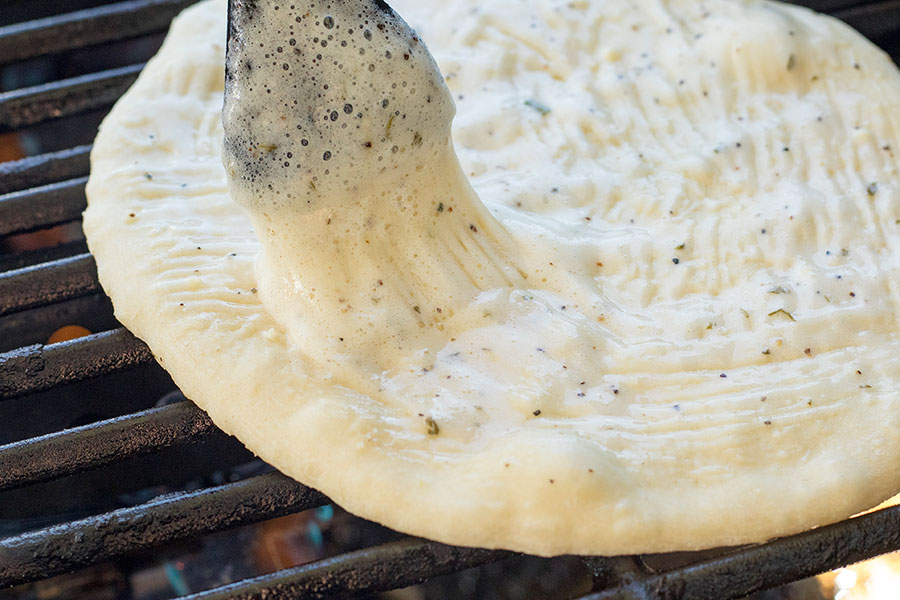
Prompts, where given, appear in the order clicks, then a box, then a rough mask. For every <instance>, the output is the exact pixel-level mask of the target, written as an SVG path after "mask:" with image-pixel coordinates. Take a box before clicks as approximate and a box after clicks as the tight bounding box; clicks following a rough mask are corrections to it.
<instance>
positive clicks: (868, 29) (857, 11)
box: [834, 0, 900, 60]
mask: <svg viewBox="0 0 900 600" xmlns="http://www.w3.org/2000/svg"><path fill="white" fill-rule="evenodd" d="M834 16H835V17H837V18H838V19H840V20H841V21H844V22H845V23H847V24H848V25H850V26H851V27H853V28H854V29H856V30H857V31H859V32H860V33H862V34H863V35H864V36H866V37H867V38H869V39H880V38H884V37H885V36H887V35H889V34H894V33H896V32H897V30H898V29H900V1H898V0H889V1H887V2H879V3H877V4H867V5H865V6H857V7H853V8H849V9H847V10H842V11H838V12H835V13H834ZM895 60H896V57H895Z"/></svg>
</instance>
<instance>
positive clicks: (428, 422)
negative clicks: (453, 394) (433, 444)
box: [425, 417, 441, 435]
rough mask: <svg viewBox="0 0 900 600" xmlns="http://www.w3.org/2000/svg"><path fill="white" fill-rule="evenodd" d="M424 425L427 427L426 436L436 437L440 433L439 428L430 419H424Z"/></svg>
mask: <svg viewBox="0 0 900 600" xmlns="http://www.w3.org/2000/svg"><path fill="white" fill-rule="evenodd" d="M425 425H427V426H428V435H437V434H439V433H440V432H441V428H440V427H438V424H437V423H436V422H435V420H434V419H432V418H431V417H425Z"/></svg>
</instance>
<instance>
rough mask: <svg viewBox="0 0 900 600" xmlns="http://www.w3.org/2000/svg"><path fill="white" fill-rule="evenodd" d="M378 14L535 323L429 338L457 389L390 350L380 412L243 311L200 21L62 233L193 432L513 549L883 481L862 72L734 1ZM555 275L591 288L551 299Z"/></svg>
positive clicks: (463, 5) (128, 114)
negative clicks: (431, 105)
mask: <svg viewBox="0 0 900 600" xmlns="http://www.w3.org/2000/svg"><path fill="white" fill-rule="evenodd" d="M396 8H397V10H398V11H399V12H400V14H402V15H404V17H405V18H406V19H407V20H408V21H409V22H410V23H411V24H412V25H413V26H414V27H416V28H417V29H418V31H419V32H420V33H421V34H422V36H423V39H425V40H427V42H428V44H429V47H430V49H431V51H432V53H433V54H434V56H435V58H436V60H437V62H438V64H439V65H440V66H441V69H442V71H443V73H444V74H445V77H446V78H447V82H448V85H449V86H450V88H451V90H452V91H453V93H454V98H455V100H456V102H457V111H458V112H457V117H456V120H455V122H454V130H453V131H454V138H455V140H456V144H457V151H458V153H459V156H460V160H461V163H462V165H463V167H464V169H465V171H466V173H467V174H468V175H469V176H470V178H471V181H472V184H473V186H474V187H475V189H476V191H477V192H478V193H479V195H480V197H481V198H482V199H483V200H484V202H485V203H486V204H487V206H488V207H489V208H490V210H491V211H492V212H493V213H494V215H495V216H496V217H497V219H498V220H499V221H500V222H502V223H503V224H504V225H505V226H506V227H508V228H509V230H510V231H511V232H512V233H513V234H514V236H515V237H516V239H518V240H520V242H521V243H522V244H523V248H526V250H527V252H528V253H530V256H532V258H534V257H538V258H540V259H541V260H544V261H545V262H547V263H549V265H545V266H544V267H542V268H544V269H545V272H544V274H543V275H542V274H541V273H533V274H531V277H530V279H529V281H531V282H533V283H534V286H535V290H534V294H535V295H536V296H539V297H540V298H541V299H542V301H545V302H546V303H548V304H547V305H548V306H550V305H549V303H550V302H551V301H554V302H555V301H556V300H553V299H554V298H556V299H558V301H559V303H560V306H551V307H550V308H548V310H547V312H546V313H545V314H546V318H544V320H542V321H540V322H538V321H534V322H533V323H531V322H529V323H531V325H533V327H532V328H531V329H528V328H527V327H524V325H523V326H522V327H523V328H522V329H518V330H516V331H518V332H519V333H520V335H519V337H517V338H515V339H513V337H507V338H504V337H503V335H506V334H507V333H509V331H510V330H509V329H503V327H505V326H506V325H504V324H503V323H500V324H499V325H498V326H497V327H500V329H496V328H495V329H492V328H490V327H486V328H483V329H481V330H479V329H478V328H477V327H474V326H473V327H474V328H473V332H472V334H471V335H470V336H469V337H467V338H465V339H462V340H457V341H449V340H448V346H447V349H446V351H445V352H443V353H442V354H441V355H440V356H438V357H437V358H436V359H435V360H438V359H439V360H444V361H445V362H446V361H450V360H451V358H454V357H455V356H460V357H461V359H467V360H470V361H471V362H470V363H466V364H471V365H474V366H472V367H471V368H472V369H473V370H472V371H470V372H469V371H466V372H468V373H470V375H471V374H478V375H479V377H481V379H478V378H477V377H475V376H474V375H472V378H471V382H472V383H471V385H470V386H469V388H466V389H469V390H470V396H469V397H466V396H465V395H464V394H463V392H460V390H462V389H463V388H464V387H465V386H462V387H457V388H453V389H452V390H450V391H448V392H447V394H448V395H449V396H451V397H452V402H451V400H446V399H445V398H444V396H441V394H440V391H441V390H442V389H444V388H442V387H441V386H442V385H449V384H442V383H441V382H440V380H439V377H447V376H445V375H443V373H447V374H448V375H449V374H452V373H457V372H459V371H458V370H457V371H454V370H452V369H451V367H450V366H447V367H446V368H445V370H441V369H442V368H444V367H440V368H439V367H438V366H435V368H434V369H428V368H426V367H428V366H429V365H427V364H425V363H421V364H419V363H415V360H414V359H415V357H410V358H409V362H408V365H407V366H410V369H408V370H407V371H405V372H403V373H399V372H398V373H397V374H396V376H395V377H394V378H393V379H390V381H392V382H394V384H395V388H396V389H394V391H390V390H389V391H387V392H385V393H384V394H381V395H377V394H367V393H364V392H361V391H359V390H355V389H351V388H348V387H342V386H338V385H334V384H332V383H331V382H330V381H329V376H328V373H327V369H326V370H325V371H323V370H322V368H321V362H320V361H317V360H313V358H315V357H313V356H311V355H310V354H308V353H307V352H304V351H302V350H301V349H298V348H297V347H295V346H294V345H292V343H291V342H290V340H289V337H288V335H287V332H286V331H284V330H283V328H282V327H281V326H280V325H279V324H278V323H277V322H276V321H275V320H274V319H273V318H272V317H271V316H270V315H269V314H268V313H267V311H266V309H265V307H264V306H263V304H262V303H261V301H260V299H259V296H260V294H258V293H257V289H256V286H257V282H256V279H255V276H254V260H255V256H256V255H257V253H258V251H259V244H258V242H257V239H256V236H255V234H254V231H253V229H252V227H251V225H250V221H249V219H248V217H247V216H246V215H245V214H244V213H243V212H242V210H241V209H240V208H239V207H238V206H236V205H235V204H233V203H232V202H231V200H230V199H229V195H228V192H227V186H226V177H225V172H224V170H223V167H222V161H221V152H220V146H221V142H222V126H221V114H220V112H221V108H222V93H223V56H224V42H225V18H226V12H225V2H223V1H222V0H208V1H206V2H203V3H201V4H198V5H196V6H194V7H192V8H190V9H188V11H186V13H185V14H184V15H183V16H181V17H179V18H178V19H177V20H176V21H175V23H174V24H173V26H172V29H171V32H170V34H169V37H168V38H167V40H166V42H165V44H164V45H163V48H162V50H161V51H160V53H159V54H158V56H156V57H155V58H154V59H153V60H152V61H151V62H150V63H149V64H148V66H147V68H146V69H145V70H144V72H143V73H142V74H141V76H140V78H139V79H138V81H137V83H135V85H134V86H133V87H132V88H131V89H130V90H129V91H128V93H127V94H125V96H124V97H123V98H122V99H121V101H120V102H119V103H118V104H117V105H116V106H115V108H114V109H113V111H112V112H111V113H110V115H109V116H108V117H107V118H106V120H105V121H104V123H103V125H102V127H101V129H100V133H99V135H98V136H97V139H96V143H95V144H94V148H93V152H92V155H91V161H92V175H91V178H90V181H89V183H88V187H87V194H88V200H89V206H88V209H87V211H86V212H85V216H84V229H85V232H86V234H87V238H88V242H89V245H90V249H91V251H92V252H93V254H94V256H95V257H96V260H97V266H98V272H99V276H100V280H101V282H102V284H103V287H104V288H105V290H106V291H107V292H108V293H109V295H110V297H111V298H112V300H113V303H114V305H115V310H116V316H117V317H118V318H119V319H120V320H121V322H122V323H124V324H125V325H126V326H127V327H128V328H129V329H130V330H131V331H133V332H134V333H135V334H136V335H137V336H138V337H140V338H141V339H143V340H145V341H146V342H147V343H148V344H149V346H150V348H152V350H153V353H154V355H155V356H156V357H157V360H158V361H159V362H160V364H161V365H162V366H163V367H164V368H165V369H166V370H168V371H169V373H171V375H172V377H173V379H174V380H175V382H176V383H177V384H178V385H179V386H180V387H181V388H182V390H183V391H184V393H185V394H186V395H187V396H188V397H189V398H191V399H192V400H193V401H194V402H196V403H197V404H198V405H199V406H200V407H202V408H203V409H204V410H206V411H207V412H208V413H209V415H210V417H211V418H212V419H213V421H215V423H216V424H217V425H219V426H220V427H221V428H222V429H223V430H225V431H226V432H229V433H231V434H233V435H235V436H236V437H238V439H240V440H241V441H242V442H243V443H244V444H245V445H246V446H247V447H248V448H249V449H251V450H252V451H253V452H255V453H256V454H258V455H259V456H260V457H262V458H263V459H264V460H266V461H268V462H269V463H271V464H272V465H274V466H275V467H277V468H278V469H280V470H281V471H283V472H284V473H286V474H288V475H290V476H292V477H294V478H296V479H297V480H299V481H301V482H303V483H305V484H308V485H310V486H312V487H315V488H317V489H319V490H321V491H323V492H324V493H325V494H327V495H328V496H329V497H331V498H332V499H334V501H335V502H337V503H339V504H340V505H341V506H343V507H344V508H346V509H347V510H349V511H351V512H353V513H355V514H358V515H360V516H363V517H366V518H369V519H373V520H375V521H378V522H380V523H383V524H385V525H388V526H390V527H393V528H395V529H397V530H400V531H403V532H407V533H410V534H415V535H421V536H425V537H428V538H433V539H436V540H440V541H443V542H447V543H452V544H460V545H470V546H482V547H489V548H509V549H513V550H518V551H524V552H529V553H534V554H540V555H555V554H560V553H582V554H623V553H636V552H661V551H671V550H685V549H693V548H703V547H712V546H718V545H730V544H739V543H745V542H758V541H762V540H765V539H767V538H770V537H773V536H778V535H783V534H789V533H794V532H797V531H801V530H804V529H807V528H809V527H813V526H817V525H821V524H824V523H828V522H833V521H836V520H839V519H842V518H845V517H847V516H848V515H851V514H853V513H855V512H858V511H860V510H863V509H865V508H868V507H870V506H872V505H874V504H876V503H878V502H880V501H881V500H883V499H885V498H887V497H888V496H890V495H891V494H892V493H894V492H896V491H897V490H898V487H900V472H898V470H897V468H896V466H897V465H898V464H900V394H898V391H900V344H898V342H900V336H898V323H897V305H898V302H897V301H898V282H900V273H898V268H897V267H898V244H900V236H898V227H900V226H898V223H900V204H898V198H900V196H898V186H897V182H898V176H897V160H896V158H895V155H894V151H895V150H894V149H898V150H900V136H898V133H897V132H898V131H900V128H898V123H897V119H898V115H900V76H898V73H897V70H896V68H895V67H894V66H893V65H892V64H891V62H890V60H889V59H888V58H887V57H886V56H885V55H883V54H882V53H881V52H880V51H878V50H877V49H875V48H874V47H873V46H871V45H870V44H869V43H868V42H866V41H865V40H863V39H862V38H861V37H860V36H859V35H858V34H856V33H855V32H853V31H851V30H850V29H849V28H847V27H846V26H844V25H842V24H840V23H838V22H836V21H834V20H831V19H829V18H826V17H822V16H818V15H814V14H813V13H811V12H808V11H806V10H803V9H798V8H791V7H786V6H781V5H776V4H772V3H767V2H756V1H750V0H748V1H745V2H724V1H714V0H710V1H708V2H704V3H696V2H694V1H693V0H690V1H688V0H678V1H676V0H670V1H668V2H658V1H655V0H654V1H650V0H641V1H634V0H607V1H605V2H584V1H575V2H571V1H566V2H560V1H555V0H547V1H546V2H541V3H540V4H539V5H536V6H532V5H530V4H527V5H523V4H521V3H519V2H516V1H515V0H498V1H497V2H492V3H489V4H488V5H485V4H483V3H481V2H478V1H477V0H464V1H463V0H461V1H458V2H452V3H450V2H440V1H437V0H434V1H428V2H425V1H421V2H418V3H416V2H412V0H402V1H399V2H397V6H396ZM541 257H542V258H541ZM556 261H558V262H556ZM560 264H562V265H564V267H559V265H560ZM563 268H564V270H565V273H563V274H560V271H559V269H563ZM554 269H557V270H554ZM542 278H543V279H544V280H545V281H544V282H542ZM573 278H574V280H577V281H579V282H581V283H580V285H581V288H580V290H581V291H580V292H579V294H582V292H583V290H588V291H589V292H590V293H589V294H588V296H587V300H585V299H584V298H585V297H584V295H583V294H582V295H581V296H579V300H578V301H577V302H575V301H572V302H573V303H572V304H571V305H568V306H567V302H569V300H571V299H567V296H566V294H567V289H566V288H565V286H563V285H562V284H561V283H560V282H564V281H570V280H573ZM582 284H583V285H582ZM573 293H574V292H573ZM493 301H496V299H494V300H493ZM516 301H517V302H518V301H519V300H516ZM510 302H513V300H510ZM476 308H477V307H476ZM551 309H552V310H551ZM467 310H469V311H470V312H471V310H473V309H471V307H458V312H463V313H465V312H466V311H467ZM513 312H515V311H513ZM511 314H512V313H511ZM516 314H518V313H516ZM525 314H526V315H532V316H533V315H536V314H538V313H536V312H534V311H531V312H527V311H526V313H525ZM469 317H471V315H469ZM467 318H468V317H467ZM473 322H474V321H473ZM588 323H591V325H590V326H588ZM519 325H521V323H520V324H519ZM504 332H505V333H504ZM538 336H545V337H546V339H543V338H542V339H538ZM453 344H455V346H454V345H453ZM454 349H455V350H454ZM479 351H483V354H484V355H487V354H488V352H492V353H493V354H492V355H491V356H493V357H494V358H491V359H488V358H484V357H482V358H479V356H481V355H479V354H478V352H479ZM454 352H456V354H454ZM510 357H512V358H510ZM479 361H480V362H479ZM404 364H406V363H404ZM441 364H443V363H441ZM447 364H449V362H448V363H447ZM413 367H415V370H414V369H413ZM419 367H421V368H419ZM453 368H457V367H453ZM459 368H461V367H459ZM448 369H449V370H448ZM479 369H480V370H479ZM423 390H424V391H423ZM453 390H455V392H454V391H453ZM451 392H453V393H451ZM435 394H437V396H435ZM454 394H455V395H454ZM460 394H463V395H460ZM417 406H418V407H424V409H425V410H418V411H417V409H416V407H417ZM538 411H540V414H536V413H538ZM423 415H431V416H432V417H434V421H435V422H436V423H437V424H439V425H440V433H439V434H436V432H435V431H434V430H433V428H431V429H432V430H431V431H429V429H430V428H429V427H428V426H427V425H426V423H425V421H424V420H423Z"/></svg>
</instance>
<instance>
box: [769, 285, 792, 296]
mask: <svg viewBox="0 0 900 600" xmlns="http://www.w3.org/2000/svg"><path fill="white" fill-rule="evenodd" d="M769 293H770V294H790V293H791V290H789V289H787V288H785V287H782V286H780V285H776V286H775V287H773V288H772V289H771V290H769Z"/></svg>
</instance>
